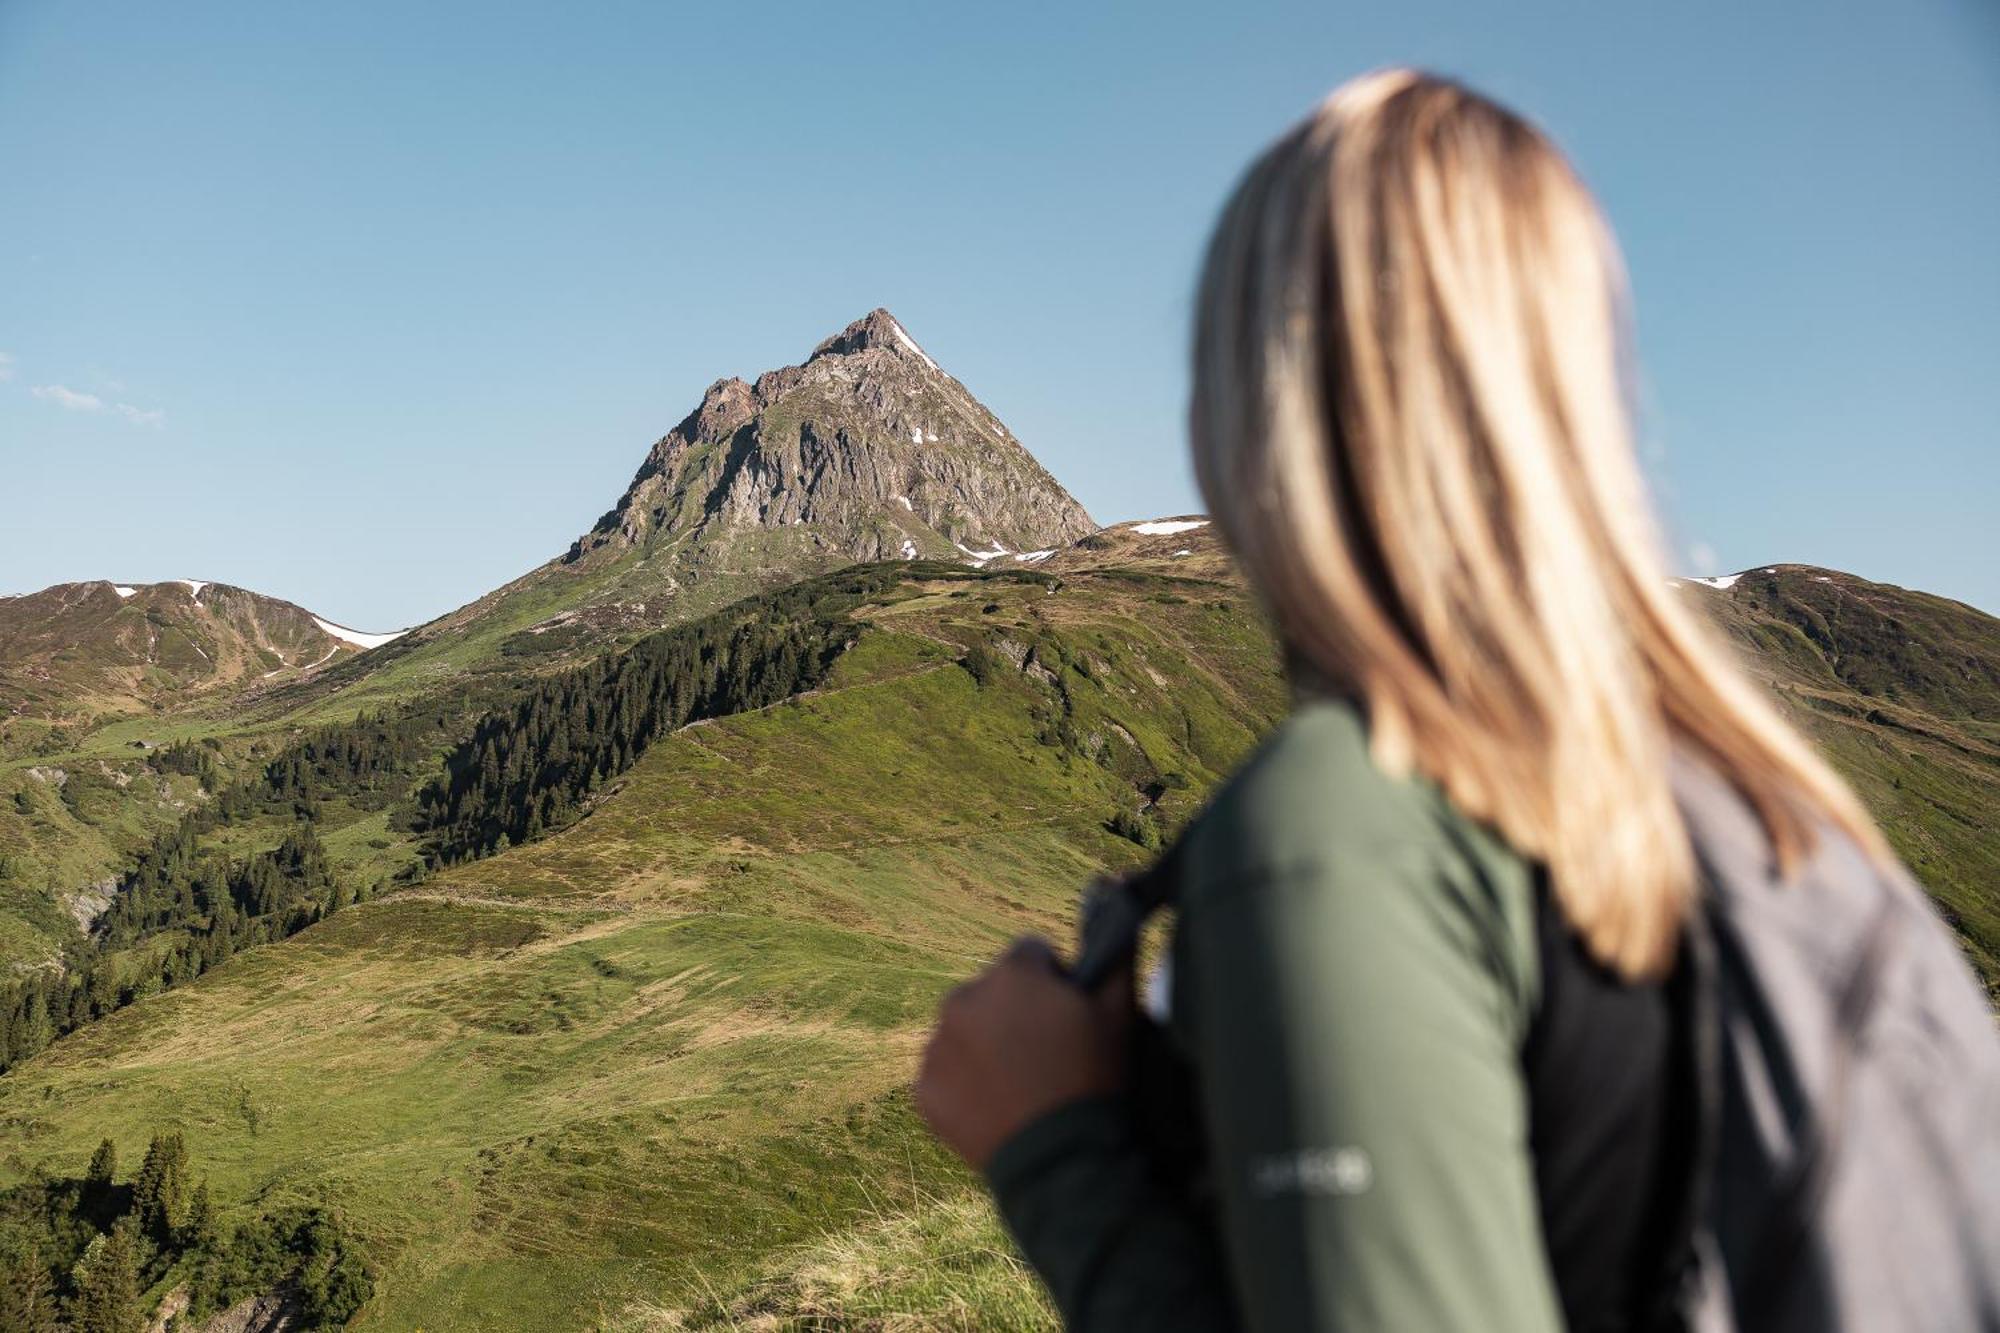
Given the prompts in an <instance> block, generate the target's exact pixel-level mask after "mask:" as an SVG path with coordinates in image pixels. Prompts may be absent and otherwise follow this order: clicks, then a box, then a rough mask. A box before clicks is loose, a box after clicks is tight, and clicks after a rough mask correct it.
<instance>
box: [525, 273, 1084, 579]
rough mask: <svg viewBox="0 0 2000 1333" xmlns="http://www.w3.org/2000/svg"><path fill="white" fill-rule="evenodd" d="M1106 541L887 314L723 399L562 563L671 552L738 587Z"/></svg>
mask: <svg viewBox="0 0 2000 1333" xmlns="http://www.w3.org/2000/svg"><path fill="white" fill-rule="evenodd" d="M1095 528H1096V524H1095V523H1093V522H1092V521H1091V518H1090V515H1089V514H1087V513H1085V512H1084V510H1083V506H1082V505H1080V504H1078V503H1077V502H1076V500H1075V499H1073V498H1072V497H1071V496H1070V494H1069V493H1068V492H1067V491H1065V490H1064V489H1063V488H1062V486H1061V484H1060V483H1058V482H1057V481H1056V479H1055V478H1054V477H1052V476H1050V475H1049V472H1048V470H1047V469H1045V468H1044V467H1042V465H1041V464H1040V463H1038V462H1036V461H1035V459H1034V457H1033V456H1032V455H1031V454H1029V453H1028V451H1027V450H1026V449H1025V448H1023V447H1022V446H1021V444H1020V442H1019V441H1017V440H1016V439H1015V438H1014V436H1013V434H1012V433H1011V432H1010V431H1009V430H1008V429H1007V427H1006V426H1005V425H1004V424H1002V423H1001V421H1000V419H999V418H998V417H996V416H995V415H994V414H993V413H992V412H991V411H989V410H987V408H986V407H985V406H984V405H982V404H981V403H980V402H979V401H978V400H977V399H976V398H974V397H973V396H972V394H971V393H969V392H968V391H967V390H966V388H965V386H964V385H962V384H960V383H959V382H958V381H957V380H955V379H953V378H952V377H951V376H950V375H947V374H946V373H945V372H944V371H943V370H942V369H941V368H940V367H939V366H938V364H937V363H936V362H935V361H933V360H931V358H930V357H929V356H927V355H926V354H925V353H924V351H923V349H922V348H920V347H919V346H917V343H916V341H915V340H914V339H912V338H911V337H910V335H909V334H908V332H906V331H905V330H904V328H903V326H902V325H901V324H899V323H897V322H896V319H895V317H894V316H892V315H891V314H890V313H889V312H888V311H886V310H875V311H873V312H871V313H869V314H868V315H867V316H865V317H863V318H861V319H858V320H856V321H855V322H854V323H852V324H850V325H848V326H847V327H846V328H845V329H843V330H841V331H840V332H839V333H837V334H835V335H834V336H833V337H831V338H828V339H826V340H825V341H824V342H822V343H820V345H819V346H818V347H816V348H814V349H813V353H812V355H811V356H810V357H808V358H807V359H806V361H805V363H804V364H803V365H797V366H786V367H785V368H784V369H782V370H773V371H770V372H768V373H766V374H763V375H760V376H758V377H757V381H756V383H755V384H748V383H745V382H744V381H743V380H740V379H724V380H717V381H716V382H715V383H714V384H712V385H710V386H709V388H708V392H707V393H705V394H704V395H703V396H702V401H701V406H699V407H698V408H696V409H695V410H694V411H693V412H692V413H690V414H689V415H688V417H687V418H686V419H685V420H684V421H682V422H681V423H680V424H679V425H678V426H676V427H674V429H673V430H672V431H671V432H669V433H668V434H667V436H666V437H665V438H664V439H662V440H660V441H659V442H658V443H657V444H655V445H654V446H653V448H652V451H651V452H650V453H649V454H648V455H647V457H646V461H645V464H644V465H643V466H641V467H640V469H639V472H638V475H637V476H635V477H634V478H633V479H632V484H631V486H630V487H628V488H627V490H626V492H625V494H624V496H623V497H622V498H620V500H619V501H618V504H617V506H616V507H615V508H614V509H612V510H611V512H610V513H608V514H606V515H605V516H604V517H603V518H601V519H599V520H598V522H597V525H596V526H595V527H594V528H592V529H591V531H590V532H588V533H586V534H585V535H584V536H582V537H580V538H579V539H578V540H577V541H576V543H575V545H573V546H572V547H571V548H570V551H569V554H568V555H567V556H566V557H564V559H565V561H566V562H567V563H570V564H577V563H583V564H595V563H600V562H602V561H605V560H610V559H618V558H620V557H622V556H623V555H624V554H625V553H627V552H630V551H633V550H635V549H637V550H641V551H643V552H645V553H646V554H648V555H650V554H652V553H654V552H656V551H660V550H664V549H673V550H676V551H677V552H678V553H679V554H680V559H679V560H678V561H677V562H676V563H677V564H685V565H688V566H691V567H693V568H695V569H697V570H698V569H700V568H701V567H703V566H705V565H716V566H719V567H722V568H732V567H734V568H736V569H737V570H738V572H744V571H742V570H741V568H740V567H741V566H743V565H745V564H752V565H754V564H762V563H765V562H767V561H768V560H769V559H771V558H773V557H780V556H786V557H790V558H791V559H792V560H801V561H802V562H803V563H806V564H813V563H818V564H825V563H829V562H833V563H843V562H846V561H858V560H886V559H896V558H899V557H900V558H915V557H918V556H924V557H929V558H932V559H951V560H972V561H974V562H980V561H985V560H1005V559H1012V558H1013V557H1015V556H1021V555H1033V554H1034V553H1038V552H1043V551H1047V550H1049V549H1051V548H1060V547H1063V546H1066V545H1068V544H1069V543H1071V542H1073V541H1075V540H1077V539H1078V538H1080V537H1082V536H1084V535H1086V534H1087V533H1089V532H1091V531H1093V530H1095ZM794 572H798V573H803V572H806V571H805V570H804V569H796V570H795V571H794Z"/></svg>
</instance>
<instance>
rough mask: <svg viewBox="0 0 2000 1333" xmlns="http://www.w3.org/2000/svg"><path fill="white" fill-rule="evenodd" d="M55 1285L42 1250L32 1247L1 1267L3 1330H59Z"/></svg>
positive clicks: (33, 1332)
mask: <svg viewBox="0 0 2000 1333" xmlns="http://www.w3.org/2000/svg"><path fill="white" fill-rule="evenodd" d="M58 1327H59V1326H58V1325H57V1323H56V1295H55V1287H54V1286H53V1285H52V1284H51V1283H50V1281H49V1270H48V1266H47V1265H45V1264H44V1263H43V1262H42V1253H41V1251H40V1250H39V1249H36V1248H33V1247H32V1246H31V1247H30V1248H29V1249H28V1251H27V1253H25V1254H22V1255H20V1256H18V1257H17V1258H16V1259H15V1260H14V1261H13V1262H12V1263H9V1264H7V1265H6V1267H5V1269H4V1270H0V1329H6V1330H8V1333H57V1329H58Z"/></svg>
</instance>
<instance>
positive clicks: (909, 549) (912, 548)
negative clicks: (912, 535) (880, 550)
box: [903, 537, 917, 560]
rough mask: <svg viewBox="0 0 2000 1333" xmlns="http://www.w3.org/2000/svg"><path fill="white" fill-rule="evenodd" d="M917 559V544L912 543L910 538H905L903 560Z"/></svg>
mask: <svg viewBox="0 0 2000 1333" xmlns="http://www.w3.org/2000/svg"><path fill="white" fill-rule="evenodd" d="M916 558H917V544H916V543H915V542H913V541H911V540H910V539H909V538H908V537H905V538H903V559H905V560H915V559H916Z"/></svg>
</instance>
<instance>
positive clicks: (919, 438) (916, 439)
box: [910, 426, 924, 444]
mask: <svg viewBox="0 0 2000 1333" xmlns="http://www.w3.org/2000/svg"><path fill="white" fill-rule="evenodd" d="M923 442H924V433H923V431H922V430H921V429H919V428H918V427H916V426H912V427H910V443H911V444H922V443H923Z"/></svg>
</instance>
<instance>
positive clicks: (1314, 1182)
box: [988, 702, 1561, 1333]
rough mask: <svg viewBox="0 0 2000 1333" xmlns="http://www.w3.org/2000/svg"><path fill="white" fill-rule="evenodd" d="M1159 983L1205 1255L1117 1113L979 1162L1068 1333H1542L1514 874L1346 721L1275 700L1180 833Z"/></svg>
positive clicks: (1527, 890)
mask: <svg viewBox="0 0 2000 1333" xmlns="http://www.w3.org/2000/svg"><path fill="white" fill-rule="evenodd" d="M1171 976H1172V1001H1171V1003H1172V1020H1171V1022H1172V1030H1173V1034H1174V1036H1175V1038H1176V1039H1177V1040H1178V1042H1179V1043H1180V1045H1181V1047H1182V1048H1183V1052H1184V1054H1185V1055H1186V1056H1187V1058H1188V1060H1189V1061H1190V1062H1191V1063H1192V1065H1193V1066H1194V1068H1195V1070H1196V1078H1197V1082H1198V1085H1199V1088H1200V1101H1201V1112H1202V1115H1203V1118H1204V1122H1205V1125H1206V1129H1207V1134H1208V1139H1209V1148H1210V1153H1211V1161H1212V1167H1213V1173H1214V1184H1215V1187H1216V1196H1217V1200H1218V1202H1219V1214H1220V1215H1219V1222H1220V1227H1221V1232H1222V1234H1221V1238H1220V1239H1221V1244H1220V1246H1219V1247H1218V1245H1217V1244H1216V1242H1215V1239H1214V1237H1213V1233H1212V1231H1211V1229H1210V1219H1208V1218H1207V1217H1205V1216H1203V1215H1199V1214H1198V1213H1197V1210H1195V1209H1194V1208H1191V1207H1190V1206H1189V1205H1188V1203H1187V1202H1185V1201H1184V1200H1183V1199H1181V1198H1180V1197H1179V1196H1178V1194H1177V1193H1176V1192H1174V1191H1171V1190H1169V1189H1167V1188H1165V1187H1164V1186H1163V1185H1162V1183H1161V1182H1160V1181H1158V1180H1157V1179H1156V1178H1155V1173H1154V1172H1153V1171H1152V1170H1151V1169H1150V1167H1149V1164H1148V1160H1147V1158H1146V1157H1145V1155H1144V1153H1143V1152H1142V1151H1141V1149H1140V1147H1139V1145H1138V1143H1137V1142H1136V1140H1135V1137H1134V1133H1133V1128H1132V1116H1133V1115H1134V1114H1135V1113H1136V1114H1141V1115H1143V1114H1144V1113H1145V1108H1143V1107H1139V1108H1130V1107H1127V1106H1126V1105H1124V1104H1122V1103H1120V1102H1116V1101H1089V1102H1082V1103H1077V1104H1075V1105H1071V1106H1067V1107H1064V1108H1062V1109H1060V1110H1058V1111H1056V1112H1054V1113H1052V1114H1050V1115H1048V1116H1046V1117H1044V1118H1043V1119H1041V1120H1039V1121H1037V1122H1035V1123H1034V1124H1032V1125H1030V1126H1028V1127H1027V1128H1026V1129H1025V1130H1023V1131H1022V1132H1021V1133H1020V1134H1019V1135H1017V1136H1016V1137H1015V1138H1014V1139H1013V1140H1011V1141H1010V1142H1009V1143H1007V1144H1006V1145H1005V1146H1003V1147H1002V1149H1001V1150H1000V1152H999V1153H998V1154H996V1156H995V1157H994V1159H993V1161H992V1162H991V1164H990V1166H989V1168H988V1178H989V1183H990V1184H991V1186H992V1188H993V1192H994V1195H995V1197H996V1199H997V1200H998V1202H999V1205H1000V1209H1001V1212H1002V1215H1003V1216H1004V1217H1005V1218H1006V1221H1007V1223H1008V1226H1009V1228H1010V1229H1011V1230H1012V1231H1013V1233H1014V1235H1015V1238H1016V1240H1017V1241H1018V1242H1019V1244H1020V1246H1021V1249H1022V1251H1023V1253H1025V1254H1026V1256H1027V1257H1028V1259H1029V1260H1030V1262H1032V1263H1033V1264H1034V1266H1035V1268H1036V1269H1037V1270H1038V1271H1039V1272H1040V1273H1041V1274H1042V1276H1043V1278H1044V1279H1045V1280H1046V1282H1047V1283H1048V1286H1049V1289H1050V1291H1051V1292H1052V1293H1053V1295H1054V1298H1055V1301H1056V1304H1057V1306H1058V1308H1059V1309H1060V1310H1061V1311H1062V1314H1063V1317H1064V1319H1065V1321H1066V1322H1067V1323H1068V1325H1069V1326H1070V1327H1071V1328H1072V1329H1077V1330H1117V1329H1148V1330H1177V1329H1214V1328H1232V1327H1242V1328H1247V1329H1254V1330H1280V1329H1284V1330H1291V1329H1341V1330H1351V1329H1398V1330H1400V1329H1422V1330H1455V1329H1480V1330H1487V1331H1489V1333H1543V1331H1544V1330H1554V1329H1557V1328H1559V1327H1560V1325H1561V1316H1560V1314H1559V1311H1558V1306H1557V1300H1556V1296H1555V1292H1554V1287H1553V1283H1552V1281H1551V1278H1550V1274H1549V1264H1548V1259H1547V1255H1546V1252H1545V1249H1544V1247H1543V1244H1542V1239H1541V1228H1540V1221H1539V1216H1538V1213H1537V1203H1536V1194H1535V1183H1534V1172H1533V1164H1532V1162H1531V1160H1530V1156H1529V1150H1528V1113H1527V1099H1526V1090H1525V1088H1524V1086H1523V1079H1522V1075H1521V1071H1520V1060H1519V1049H1520V1044H1521V1040H1522V1037H1523V1035H1524V1033H1525V1032H1526V1029H1527V1025H1528V1022H1529V1019H1530V1016H1531V1014H1532V1011H1533V1007H1534V1001H1535V990H1536V985H1537V976H1536V947H1535V921H1534V889H1533V881H1532V877H1531V874H1530V872H1529V869H1528V867H1527V866H1526V864H1525V863H1524V862H1522V860H1521V859H1520V858H1519V857H1517V856H1516V855H1514V854H1513V853H1512V852H1510V851H1509V850H1507V849H1506V848H1505V847H1504V846H1502V845H1501V844H1500V843H1499V842H1497V841H1496V840H1495V839H1494V838H1492V837H1491V836H1490V835H1489V834H1487V833H1485V832H1484V831H1482V830H1481V829H1479V828H1478V827H1477V826H1475V825H1474V824H1472V823H1471V822H1470V821H1468V820H1467V819H1465V818H1464V817H1463V816H1461V815H1459V814H1458V813H1457V812H1456V811H1454V810H1453V809H1452V808H1451V806H1450V805H1449V804H1448V803H1447V802H1446V801H1445V800H1444V798H1443V797H1442V795H1441V794H1440V793H1439V792H1438V791H1437V790H1436V789H1435V788H1434V787H1432V786H1430V785H1429V784H1426V783H1422V782H1415V781H1392V780H1390V779H1388V778H1386V777H1384V776H1383V775H1382V773H1381V772H1380V771H1379V770H1378V769H1377V768H1376V767H1375V765H1374V764H1373V763H1372V762H1371V760H1370V758H1369V756H1368V749H1367V737H1366V734H1365V731H1364V728H1363V725H1362V722H1361V720H1360V718H1359V717H1358V716H1357V714H1356V713H1355V711H1354V710H1353V709H1352V708H1351V707H1349V706H1347V705H1344V704H1339V703H1332V702H1316V703H1311V704H1307V705H1305V706H1303V707H1301V708H1300V709H1299V710H1298V711H1297V712H1296V713H1295V714H1294V715H1293V716H1292V717H1291V718H1290V719H1289V720H1287V721H1286V722H1285V723H1284V724H1283V725H1282V726H1281V727H1280V728H1279V730H1278V732H1277V733H1276V734H1275V735H1274V736H1273V737H1272V738H1271V740H1270V741H1269V742H1268V743H1267V744H1266V745H1265V746H1264V747H1263V748H1262V749H1261V750H1260V751H1259V752H1258V753H1257V755H1256V756H1255V757H1254V758H1253V759H1252V760H1251V761H1250V762H1249V764H1248V765H1246V766H1245V767H1244V769H1243V770H1242V771H1241V772H1240V773H1238V774H1237V775H1236V776H1235V777H1234V778H1233V779H1232V780H1231V781H1230V782H1229V783H1228V784H1227V785H1226V786H1225V787H1224V788H1223V790H1222V791H1221V792H1220V794H1219V795H1218V796H1217V797H1216V799H1215V800H1214V802H1213V803H1212V804H1211V805H1210V807H1209V808H1208V810H1207V811H1206V812H1205V813H1204V814H1203V815H1202V817H1201V818H1200V820H1199V821H1198V822H1197V824H1196V825H1195V826H1194V828H1193V829H1192V830H1191V831H1190V832H1189V834H1188V837H1187V842H1186V844H1185V855H1184V858H1183V878H1182V890H1181V903H1180V916H1179V921H1178V925H1177V928H1176V933H1175V938H1174V943H1173V952H1172V968H1171ZM1218 1251H1219V1252H1218Z"/></svg>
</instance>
